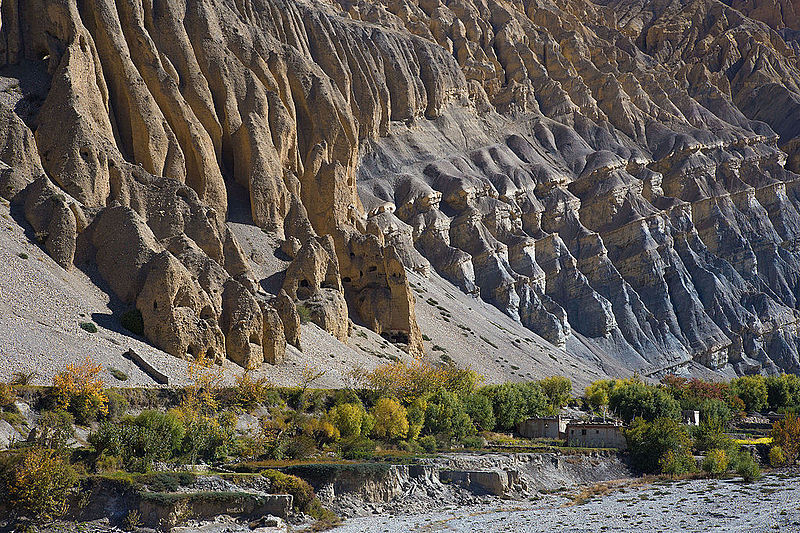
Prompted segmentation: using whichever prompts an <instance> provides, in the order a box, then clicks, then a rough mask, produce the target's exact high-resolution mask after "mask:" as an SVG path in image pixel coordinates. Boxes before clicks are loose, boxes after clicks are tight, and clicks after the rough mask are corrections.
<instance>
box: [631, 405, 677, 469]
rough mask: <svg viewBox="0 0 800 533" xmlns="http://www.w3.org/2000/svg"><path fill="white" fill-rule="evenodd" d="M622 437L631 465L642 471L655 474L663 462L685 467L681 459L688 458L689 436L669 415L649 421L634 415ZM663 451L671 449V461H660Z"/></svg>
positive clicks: (662, 457) (664, 454) (663, 455)
mask: <svg viewBox="0 0 800 533" xmlns="http://www.w3.org/2000/svg"><path fill="white" fill-rule="evenodd" d="M625 437H626V438H627V440H628V449H629V450H630V456H631V460H632V461H633V464H634V466H636V467H637V468H639V469H640V470H642V471H644V472H651V473H657V472H659V471H661V469H662V468H663V467H664V466H665V464H666V465H667V466H669V467H670V468H673V467H682V466H687V465H688V464H687V462H686V459H685V458H686V457H687V456H688V457H689V458H691V455H690V450H691V445H692V439H691V437H690V436H689V433H688V431H687V430H686V428H685V427H684V426H683V425H681V424H680V423H678V422H677V421H676V420H674V419H671V418H658V419H656V420H654V421H653V422H648V421H646V420H644V419H643V418H637V419H635V420H634V421H633V424H631V427H630V428H629V429H628V430H627V431H626V432H625ZM667 452H672V455H671V456H670V457H668V459H669V458H671V461H666V462H662V461H661V460H662V459H664V457H665V456H666V454H667ZM671 473H674V472H671Z"/></svg>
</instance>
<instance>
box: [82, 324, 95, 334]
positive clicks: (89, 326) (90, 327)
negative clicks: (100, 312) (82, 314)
mask: <svg viewBox="0 0 800 533" xmlns="http://www.w3.org/2000/svg"><path fill="white" fill-rule="evenodd" d="M78 325H79V326H80V327H81V329H82V330H83V331H88V332H89V333H97V326H96V325H95V323H94V322H81V323H79V324H78Z"/></svg>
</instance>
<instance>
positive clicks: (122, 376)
mask: <svg viewBox="0 0 800 533" xmlns="http://www.w3.org/2000/svg"><path fill="white" fill-rule="evenodd" d="M108 371H109V372H111V375H112V376H114V378H115V379H118V380H120V381H128V374H126V373H125V372H123V371H122V370H119V369H117V368H114V367H112V366H110V367H108Z"/></svg>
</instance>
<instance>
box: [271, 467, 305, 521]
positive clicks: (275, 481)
mask: <svg viewBox="0 0 800 533" xmlns="http://www.w3.org/2000/svg"><path fill="white" fill-rule="evenodd" d="M261 475H262V476H264V477H265V478H267V479H269V481H270V491H271V492H272V493H273V494H291V495H292V496H293V499H292V506H293V507H294V508H295V509H296V510H297V511H302V512H307V511H308V509H309V508H310V507H311V504H312V503H313V502H314V500H315V499H316V496H315V495H314V489H313V488H312V487H311V485H309V484H308V483H307V482H305V481H303V480H302V479H300V478H299V477H297V476H292V475H289V474H284V473H282V472H278V471H277V470H265V471H263V472H262V473H261Z"/></svg>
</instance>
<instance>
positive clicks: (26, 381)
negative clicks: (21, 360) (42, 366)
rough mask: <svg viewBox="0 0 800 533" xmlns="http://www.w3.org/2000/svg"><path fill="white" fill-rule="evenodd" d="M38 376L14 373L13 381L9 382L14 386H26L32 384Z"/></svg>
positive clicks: (32, 373)
mask: <svg viewBox="0 0 800 533" xmlns="http://www.w3.org/2000/svg"><path fill="white" fill-rule="evenodd" d="M38 375H39V373H38V372H35V371H34V372H14V374H13V376H14V379H13V380H12V381H11V384H12V385H15V386H22V387H25V386H28V385H31V384H33V380H34V379H35V378H36V377H37V376H38Z"/></svg>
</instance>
